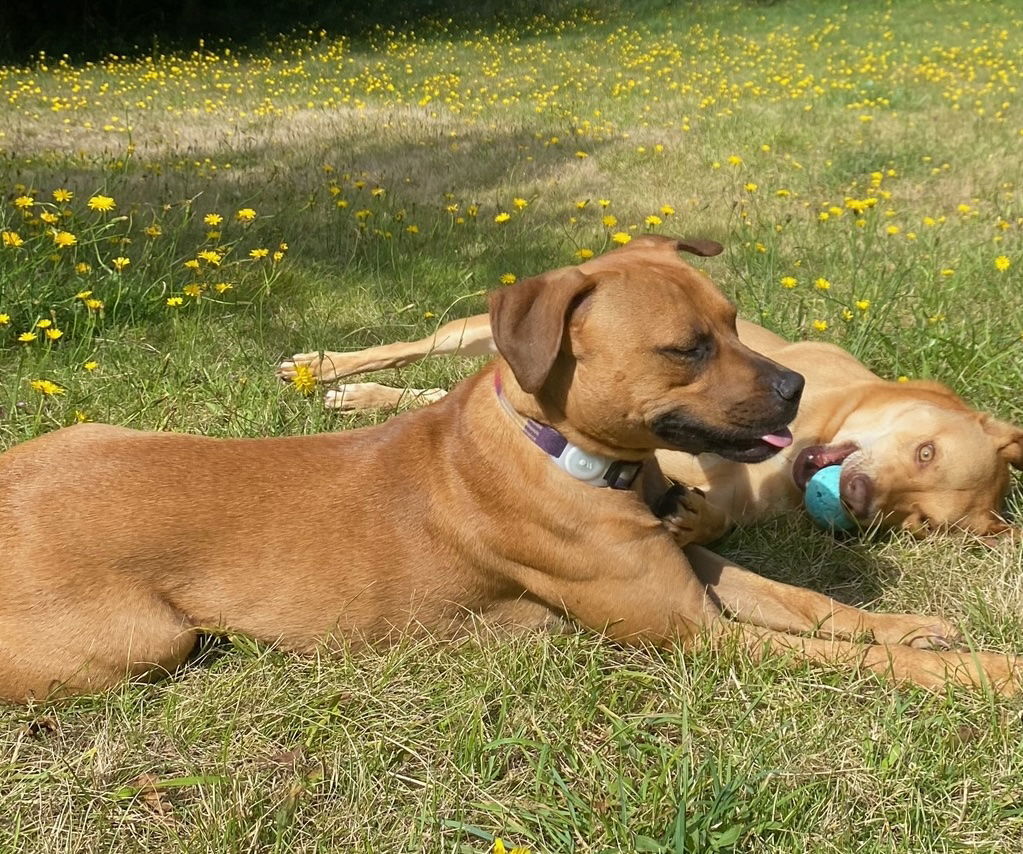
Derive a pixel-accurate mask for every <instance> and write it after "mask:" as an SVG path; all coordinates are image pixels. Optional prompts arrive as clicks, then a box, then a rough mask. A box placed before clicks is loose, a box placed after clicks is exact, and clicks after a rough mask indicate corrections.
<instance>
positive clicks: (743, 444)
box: [650, 410, 791, 463]
mask: <svg viewBox="0 0 1023 854" xmlns="http://www.w3.org/2000/svg"><path fill="white" fill-rule="evenodd" d="M650 429H651V430H652V431H653V433H654V435H656V436H657V437H658V438H659V439H662V440H663V441H664V442H666V443H667V445H668V446H669V447H671V448H672V449H673V450H678V451H685V452H686V453H689V454H717V455H718V456H719V457H724V458H725V459H727V460H732V461H733V462H737V463H760V462H763V461H764V460H768V459H770V458H771V457H773V456H774V455H775V454H777V453H778V451H780V450H781V448H780V447H778V446H777V445H773V444H771V443H770V442H766V441H764V438H763V437H764V436H765V435H770V434H775V435H780V436H790V435H791V434H790V433H789V430H788V427H787V426H786V423H784V422H783V423H781V424H778V423H777V422H775V423H773V424H762V425H751V426H750V427H747V428H745V429H736V430H723V429H721V428H717V427H712V426H710V425H708V424H704V423H703V422H701V421H699V420H697V419H695V418H692V417H691V416H690V415H689V414H688V413H686V412H683V411H681V410H675V411H672V412H666V413H664V414H663V415H659V416H657V418H655V419H654V420H653V421H651V422H650Z"/></svg>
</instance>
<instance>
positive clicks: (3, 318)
mask: <svg viewBox="0 0 1023 854" xmlns="http://www.w3.org/2000/svg"><path fill="white" fill-rule="evenodd" d="M10 322H11V316H10V315H9V314H0V326H6V325H7V324H8V323H10Z"/></svg>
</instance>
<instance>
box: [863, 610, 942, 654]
mask: <svg viewBox="0 0 1023 854" xmlns="http://www.w3.org/2000/svg"><path fill="white" fill-rule="evenodd" d="M876 616H878V617H881V618H882V621H881V622H879V623H876V624H875V625H873V626H872V627H871V634H872V635H873V636H874V642H875V643H881V644H902V645H904V646H911V647H914V648H916V649H952V648H954V647H956V646H958V645H959V642H960V641H961V640H962V635H961V634H960V633H959V629H957V628H956V627H955V626H954V625H952V623H950V622H948V621H947V620H943V619H942V618H941V617H929V616H924V615H921V614H878V615H876Z"/></svg>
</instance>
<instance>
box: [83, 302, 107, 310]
mask: <svg viewBox="0 0 1023 854" xmlns="http://www.w3.org/2000/svg"><path fill="white" fill-rule="evenodd" d="M85 307H86V308H87V309H89V311H99V310H100V309H101V308H103V300H101V299H87V300H86V301H85Z"/></svg>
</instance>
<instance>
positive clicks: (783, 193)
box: [774, 188, 792, 199]
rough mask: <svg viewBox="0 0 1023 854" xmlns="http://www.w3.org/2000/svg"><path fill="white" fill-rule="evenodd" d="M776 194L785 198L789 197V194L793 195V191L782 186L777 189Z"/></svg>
mask: <svg viewBox="0 0 1023 854" xmlns="http://www.w3.org/2000/svg"><path fill="white" fill-rule="evenodd" d="M774 194H775V195H776V196H778V197H779V198H782V199H785V198H788V197H789V196H791V195H792V191H791V190H786V189H785V188H782V189H780V190H775V191H774Z"/></svg>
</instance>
